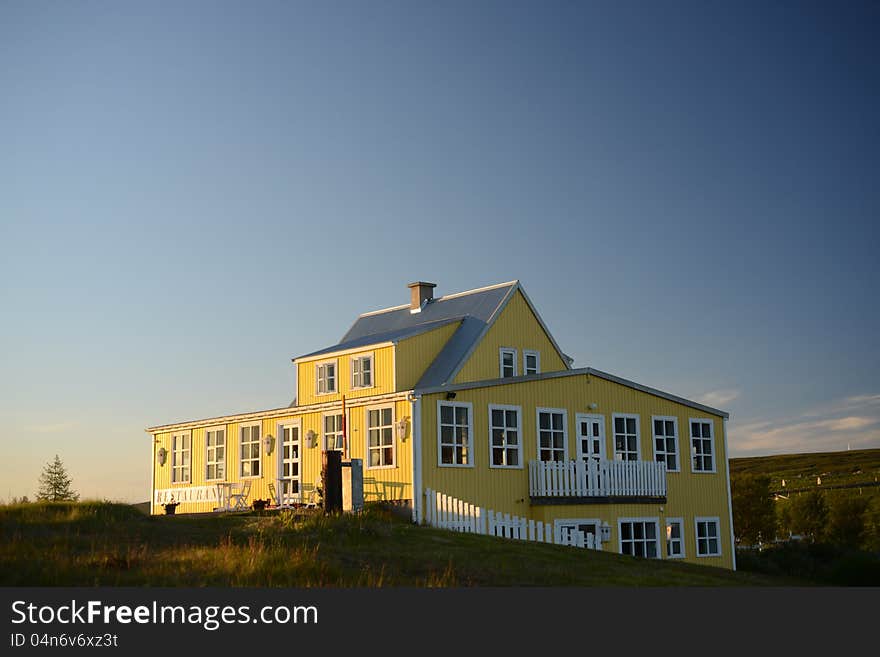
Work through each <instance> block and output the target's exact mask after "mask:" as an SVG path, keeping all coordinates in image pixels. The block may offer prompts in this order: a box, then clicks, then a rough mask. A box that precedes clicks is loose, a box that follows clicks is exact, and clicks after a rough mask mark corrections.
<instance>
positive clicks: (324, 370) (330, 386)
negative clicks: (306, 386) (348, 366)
mask: <svg viewBox="0 0 880 657" xmlns="http://www.w3.org/2000/svg"><path fill="white" fill-rule="evenodd" d="M315 378H316V386H317V392H318V394H319V395H329V394H331V393H334V392H336V361H335V360H331V361H327V362H325V363H318V364H317V365H315Z"/></svg>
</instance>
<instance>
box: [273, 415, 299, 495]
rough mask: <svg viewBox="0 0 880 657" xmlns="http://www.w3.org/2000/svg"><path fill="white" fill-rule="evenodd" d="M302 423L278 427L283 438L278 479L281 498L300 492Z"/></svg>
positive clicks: (281, 438)
mask: <svg viewBox="0 0 880 657" xmlns="http://www.w3.org/2000/svg"><path fill="white" fill-rule="evenodd" d="M299 433H300V425H299V424H298V423H297V424H283V425H281V426H280V427H278V437H279V438H280V440H281V450H280V458H279V459H278V479H279V482H278V483H279V491H278V494H279V495H280V496H281V499H282V500H284V499H285V498H286V497H288V496H291V495H299V492H300V460H299V459H300V440H299Z"/></svg>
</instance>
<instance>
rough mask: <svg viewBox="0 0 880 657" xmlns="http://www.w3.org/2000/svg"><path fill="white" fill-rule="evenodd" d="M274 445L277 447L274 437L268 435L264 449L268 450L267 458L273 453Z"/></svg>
mask: <svg viewBox="0 0 880 657" xmlns="http://www.w3.org/2000/svg"><path fill="white" fill-rule="evenodd" d="M274 445H275V439H274V438H273V437H272V434H271V433H267V434H266V437H265V438H263V447H264V448H265V450H266V455H267V456H268V455H269V454H271V453H272V447H274Z"/></svg>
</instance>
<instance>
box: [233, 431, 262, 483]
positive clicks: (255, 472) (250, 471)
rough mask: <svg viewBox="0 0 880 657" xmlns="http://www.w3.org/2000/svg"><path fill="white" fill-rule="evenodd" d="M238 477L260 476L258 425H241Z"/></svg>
mask: <svg viewBox="0 0 880 657" xmlns="http://www.w3.org/2000/svg"><path fill="white" fill-rule="evenodd" d="M239 453H240V455H241V467H240V468H239V473H238V474H239V476H240V477H259V476H260V425H259V424H252V425H250V426H247V427H241V447H240V452H239Z"/></svg>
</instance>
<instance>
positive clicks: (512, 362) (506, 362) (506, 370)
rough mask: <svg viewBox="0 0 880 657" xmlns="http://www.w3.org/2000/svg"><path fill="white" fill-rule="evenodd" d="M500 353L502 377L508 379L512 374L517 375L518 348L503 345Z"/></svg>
mask: <svg viewBox="0 0 880 657" xmlns="http://www.w3.org/2000/svg"><path fill="white" fill-rule="evenodd" d="M499 354H500V361H501V363H500V365H501V378H502V379H506V378H507V377H510V376H516V349H508V348H506V347H501V349H500V350H499Z"/></svg>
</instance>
